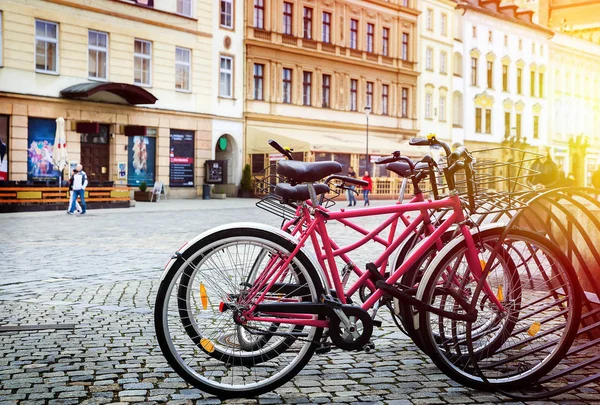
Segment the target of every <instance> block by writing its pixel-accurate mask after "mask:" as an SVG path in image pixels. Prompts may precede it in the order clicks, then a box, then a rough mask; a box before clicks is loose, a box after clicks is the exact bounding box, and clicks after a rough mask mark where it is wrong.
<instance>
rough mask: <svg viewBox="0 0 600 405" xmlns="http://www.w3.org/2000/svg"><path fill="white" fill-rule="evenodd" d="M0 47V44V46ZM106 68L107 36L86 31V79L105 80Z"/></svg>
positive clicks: (103, 33)
mask: <svg viewBox="0 0 600 405" xmlns="http://www.w3.org/2000/svg"><path fill="white" fill-rule="evenodd" d="M0 45H1V44H0ZM107 66H108V34H107V33H105V32H99V31H92V30H89V31H88V77H89V78H90V79H96V80H98V79H99V80H106V79H107V78H108V74H107Z"/></svg>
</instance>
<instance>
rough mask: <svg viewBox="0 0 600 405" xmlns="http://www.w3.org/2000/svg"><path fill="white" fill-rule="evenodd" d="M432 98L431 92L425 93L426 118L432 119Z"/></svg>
mask: <svg viewBox="0 0 600 405" xmlns="http://www.w3.org/2000/svg"><path fill="white" fill-rule="evenodd" d="M431 98H432V95H431V93H427V94H425V118H426V119H428V120H430V119H431V109H432V106H431Z"/></svg>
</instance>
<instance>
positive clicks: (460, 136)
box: [452, 0, 553, 149]
mask: <svg viewBox="0 0 600 405" xmlns="http://www.w3.org/2000/svg"><path fill="white" fill-rule="evenodd" d="M531 16H532V12H531V11H528V10H524V11H522V10H519V9H518V7H517V6H515V5H506V6H504V5H500V2H499V1H497V2H490V1H480V0H469V1H460V2H458V4H457V9H456V13H455V19H456V22H455V24H456V25H455V26H456V30H455V40H454V55H453V64H454V83H453V93H452V101H453V111H454V116H453V126H454V129H453V140H454V142H460V143H464V144H465V145H466V146H467V147H469V148H470V149H481V148H487V147H491V146H497V145H499V144H505V145H515V144H521V143H522V142H524V141H525V142H526V143H527V144H529V145H532V146H537V145H547V144H548V141H549V138H548V131H549V127H548V101H547V99H548V88H547V81H548V78H547V69H548V57H549V45H548V44H549V40H550V38H551V37H552V35H553V33H552V32H551V31H550V30H548V29H545V28H543V27H540V26H538V25H535V24H533V23H532V22H531Z"/></svg>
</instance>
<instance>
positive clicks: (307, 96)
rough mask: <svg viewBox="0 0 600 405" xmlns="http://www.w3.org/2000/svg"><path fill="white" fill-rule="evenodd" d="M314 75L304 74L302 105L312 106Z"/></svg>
mask: <svg viewBox="0 0 600 405" xmlns="http://www.w3.org/2000/svg"><path fill="white" fill-rule="evenodd" d="M311 90H312V73H311V72H303V73H302V104H304V105H311V93H312V92H311Z"/></svg>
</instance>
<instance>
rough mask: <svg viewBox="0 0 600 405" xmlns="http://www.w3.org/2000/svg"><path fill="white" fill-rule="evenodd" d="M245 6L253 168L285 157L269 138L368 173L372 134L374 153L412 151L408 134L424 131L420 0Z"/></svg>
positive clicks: (272, 0)
mask: <svg viewBox="0 0 600 405" xmlns="http://www.w3.org/2000/svg"><path fill="white" fill-rule="evenodd" d="M245 5H246V9H245V18H246V21H247V25H246V39H245V44H246V82H245V85H246V89H247V92H246V109H245V111H246V113H245V126H246V148H247V154H248V159H249V162H250V163H251V165H252V171H253V173H258V172H260V170H262V169H263V167H265V166H266V165H268V164H269V162H270V161H271V160H272V159H277V158H278V156H277V155H274V154H276V153H277V152H276V151H274V150H273V149H271V148H270V147H269V146H268V145H267V140H268V139H269V138H273V139H275V140H278V141H279V142H280V143H282V144H284V145H287V146H289V147H292V148H293V149H294V150H295V152H297V155H296V157H297V158H300V159H304V160H308V161H320V160H337V161H339V162H341V163H342V164H343V165H344V170H347V169H348V166H353V167H354V169H355V170H357V171H358V172H362V171H364V170H365V169H366V168H369V169H371V171H372V169H373V167H374V165H372V164H370V163H369V164H368V165H365V155H366V154H367V139H368V154H369V157H370V158H369V160H371V159H373V158H374V157H375V156H379V155H387V154H389V153H390V152H392V151H394V150H397V149H400V148H402V149H403V151H406V152H410V151H409V150H407V148H406V143H405V139H407V138H409V137H411V136H413V135H415V134H416V133H417V131H418V123H417V121H418V116H417V115H418V114H417V111H416V108H415V99H416V97H417V94H416V86H417V76H418V72H417V67H416V60H417V57H418V53H417V48H416V37H417V35H418V30H417V17H418V13H419V12H418V10H417V9H416V8H415V7H416V1H415V0H410V1H408V0H401V1H398V0H392V1H389V2H365V1H357V0H349V1H345V2H336V1H332V0H323V1H319V2H314V1H309V0H289V1H276V0H252V1H247V2H245ZM366 112H369V114H367V113H366ZM367 122H368V124H367ZM367 134H368V135H367ZM379 174H380V173H375V175H379ZM381 174H382V175H387V173H383V171H382V173H381Z"/></svg>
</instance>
